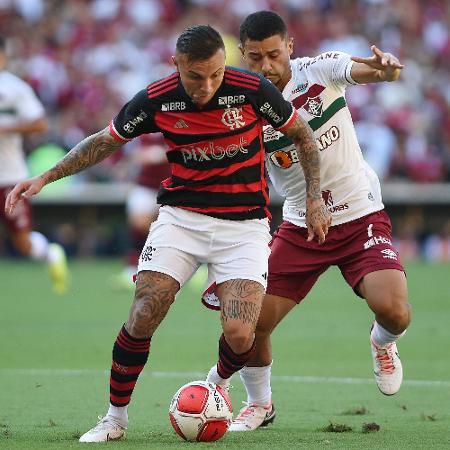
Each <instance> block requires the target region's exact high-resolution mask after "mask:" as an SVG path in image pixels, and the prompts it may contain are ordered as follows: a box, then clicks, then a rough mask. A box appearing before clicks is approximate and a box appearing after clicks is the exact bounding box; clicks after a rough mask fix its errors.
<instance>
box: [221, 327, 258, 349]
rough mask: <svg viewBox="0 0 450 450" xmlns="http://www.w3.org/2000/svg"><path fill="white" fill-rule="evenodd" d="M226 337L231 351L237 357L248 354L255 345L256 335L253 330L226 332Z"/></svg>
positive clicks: (231, 330) (234, 329) (236, 329)
mask: <svg viewBox="0 0 450 450" xmlns="http://www.w3.org/2000/svg"><path fill="white" fill-rule="evenodd" d="M224 336H225V340H226V341H227V343H228V345H229V346H230V347H231V350H233V352H234V353H236V354H237V355H240V354H242V353H245V352H247V351H248V350H249V349H250V348H251V346H252V345H253V340H254V334H253V332H252V331H251V330H243V329H239V328H233V329H229V330H224Z"/></svg>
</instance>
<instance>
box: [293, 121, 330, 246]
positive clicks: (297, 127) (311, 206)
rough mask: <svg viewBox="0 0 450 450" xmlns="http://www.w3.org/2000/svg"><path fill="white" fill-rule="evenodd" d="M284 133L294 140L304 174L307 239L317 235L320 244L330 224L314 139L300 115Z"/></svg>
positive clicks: (317, 150) (309, 239)
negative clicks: (323, 197)
mask: <svg viewBox="0 0 450 450" xmlns="http://www.w3.org/2000/svg"><path fill="white" fill-rule="evenodd" d="M284 133H285V134H286V135H287V136H288V137H289V138H290V139H292V140H293V141H294V144H295V147H296V149H297V153H298V154H299V158H300V164H301V166H302V169H303V173H304V175H305V181H306V225H307V227H308V241H311V240H312V239H313V238H314V235H317V237H318V240H319V243H320V244H322V243H323V242H324V241H325V236H326V235H327V233H328V227H329V226H330V225H331V214H330V212H329V211H328V209H327V208H326V206H325V204H324V202H323V200H322V192H321V190H320V159H319V149H318V148H317V145H316V140H315V138H314V135H313V133H312V130H311V128H310V127H309V125H308V124H307V123H306V122H305V121H304V120H303V119H302V118H301V117H300V116H298V117H297V118H296V119H295V121H294V123H293V124H292V125H291V126H290V127H289V128H288V129H287V130H286V131H285V132H284Z"/></svg>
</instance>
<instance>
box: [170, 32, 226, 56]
mask: <svg viewBox="0 0 450 450" xmlns="http://www.w3.org/2000/svg"><path fill="white" fill-rule="evenodd" d="M176 49H177V52H179V53H182V54H183V55H186V56H187V58H188V60H190V61H203V60H205V59H208V58H210V57H211V56H213V55H214V54H215V53H216V52H217V50H219V49H222V50H225V44H224V43H223V39H222V36H221V35H220V34H219V33H218V31H216V30H215V29H214V28H213V27H211V26H210V25H195V26H192V27H189V28H186V29H185V30H184V31H183V32H182V33H181V34H180V36H179V37H178V39H177V46H176Z"/></svg>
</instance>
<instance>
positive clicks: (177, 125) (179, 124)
mask: <svg viewBox="0 0 450 450" xmlns="http://www.w3.org/2000/svg"><path fill="white" fill-rule="evenodd" d="M173 127H174V128H188V126H187V124H186V122H185V121H184V120H183V119H180V120H177V121H176V122H175V125H174V126H173Z"/></svg>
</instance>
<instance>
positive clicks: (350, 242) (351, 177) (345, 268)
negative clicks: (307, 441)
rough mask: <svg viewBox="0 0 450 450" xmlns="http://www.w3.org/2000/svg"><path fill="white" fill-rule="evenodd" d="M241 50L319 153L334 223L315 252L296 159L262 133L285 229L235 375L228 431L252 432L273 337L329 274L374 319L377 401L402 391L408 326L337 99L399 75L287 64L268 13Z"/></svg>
mask: <svg viewBox="0 0 450 450" xmlns="http://www.w3.org/2000/svg"><path fill="white" fill-rule="evenodd" d="M240 41H241V44H240V45H241V51H242V55H243V58H244V60H245V62H246V64H247V65H248V67H249V69H250V70H252V71H255V72H259V73H262V74H263V75H264V76H265V77H266V78H268V79H269V80H270V81H272V83H273V84H275V85H276V86H277V87H278V89H279V90H280V91H281V92H282V93H283V96H284V98H286V99H287V100H290V101H291V102H292V103H293V104H294V106H295V107H296V108H297V110H298V112H299V113H300V115H301V116H302V117H303V118H304V119H305V120H306V121H308V123H309V125H310V126H311V128H312V129H313V132H314V135H315V138H316V142H317V144H318V146H319V149H320V158H321V179H322V186H321V188H322V196H323V198H324V200H325V203H326V204H327V205H328V207H329V211H330V212H331V213H332V216H333V220H332V226H331V228H330V231H329V234H328V238H327V240H326V242H324V243H323V244H322V245H319V244H318V242H317V241H316V240H311V241H310V240H308V239H307V236H308V231H307V228H306V226H305V220H304V219H305V196H304V191H305V189H304V180H303V178H302V176H301V175H299V171H298V170H297V167H298V156H297V154H296V151H295V149H294V148H293V146H292V145H291V144H290V142H289V139H287V138H286V136H284V135H283V134H282V133H279V132H277V131H275V130H274V129H273V128H272V127H270V126H268V127H266V129H265V136H264V140H265V147H266V152H267V167H268V171H269V175H270V177H271V180H272V182H273V185H274V187H275V188H276V190H277V191H278V192H279V193H280V194H281V195H282V196H284V197H285V199H286V200H285V203H284V206H283V219H284V220H283V222H282V224H281V225H280V227H279V228H278V230H277V231H276V232H275V234H274V236H273V241H272V245H271V250H272V253H271V255H270V259H269V278H268V286H267V294H266V296H265V299H264V302H263V306H262V310H261V315H260V316H259V320H258V325H257V329H256V349H257V350H256V352H255V354H254V355H253V357H252V358H251V359H250V360H249V361H248V362H247V363H246V367H244V368H243V369H242V370H241V371H240V376H241V379H242V381H243V382H244V384H245V387H246V390H247V396H248V398H247V403H246V406H245V407H244V408H243V409H242V410H241V412H240V413H239V414H238V416H237V417H236V418H235V420H234V422H233V424H232V425H231V428H230V430H231V431H248V430H253V429H255V428H258V427H260V426H264V425H267V424H268V423H270V422H272V421H273V419H274V417H275V410H274V408H273V404H272V392H271V387H270V371H271V365H272V351H271V345H270V335H271V333H272V331H273V330H274V329H275V327H276V326H277V325H278V324H279V323H280V322H281V321H282V319H283V318H284V317H285V316H286V315H287V314H288V313H289V312H290V311H291V310H292V309H293V308H294V306H296V305H297V304H298V303H299V302H300V301H301V300H302V299H303V298H305V296H306V295H307V294H308V292H309V291H310V289H311V288H312V287H313V285H314V284H315V282H316V281H317V279H318V277H319V276H320V275H321V274H322V273H323V272H325V271H326V270H327V269H328V268H329V267H330V266H332V265H337V266H338V267H339V268H340V270H341V272H342V274H343V276H344V278H345V280H346V281H347V283H348V284H349V285H350V286H351V287H352V288H353V290H354V292H355V293H356V294H357V295H358V296H359V297H362V298H364V299H365V300H366V302H367V305H368V306H369V308H370V309H371V310H372V311H373V313H374V315H375V320H374V322H373V327H372V330H371V333H370V346H371V350H372V356H373V363H374V373H375V379H376V382H377V385H378V388H379V389H380V391H381V392H382V393H383V394H386V395H393V394H395V393H396V392H397V391H398V390H399V388H400V385H401V383H402V365H401V362H400V359H399V357H398V352H397V346H396V341H397V339H398V338H399V337H401V336H402V335H403V334H404V332H405V330H406V328H407V326H408V324H409V323H410V320H411V307H410V305H409V303H408V300H407V286H406V277H405V273H404V269H403V267H402V265H401V263H400V261H399V257H398V252H397V251H396V249H395V248H394V247H393V245H392V237H391V223H390V220H389V217H388V216H387V214H386V212H385V211H384V209H383V208H384V206H383V203H382V200H381V194H380V183H379V181H378V178H377V176H376V175H375V173H374V171H373V170H372V169H371V168H370V167H369V166H368V165H367V163H366V162H365V161H364V159H363V156H362V153H361V150H360V147H359V145H358V142H357V139H356V134H355V130H354V127H353V122H352V118H351V115H350V112H349V110H348V108H347V105H346V101H345V97H344V94H345V89H346V88H347V86H349V85H353V84H362V83H376V82H382V81H395V80H396V79H397V78H398V76H399V75H400V72H401V69H402V67H403V66H402V65H401V64H400V63H399V61H398V59H397V58H396V57H395V56H393V55H391V54H389V53H383V52H382V51H380V50H379V49H378V48H376V47H375V46H373V47H372V52H373V56H372V57H369V58H359V57H352V56H350V55H347V54H344V53H340V52H337V51H333V52H328V53H323V54H321V55H319V56H316V57H315V58H307V57H305V58H295V59H292V60H291V59H290V56H291V54H292V52H293V41H292V38H289V37H288V33H287V28H286V25H285V23H284V22H283V20H282V19H281V17H280V16H278V15H277V14H275V13H273V12H269V11H260V12H256V13H254V14H251V15H249V16H248V17H247V18H246V19H245V20H244V22H243V23H242V25H241V27H240ZM203 300H204V302H205V301H206V302H207V298H205V297H204V299H203ZM219 381H220V380H219Z"/></svg>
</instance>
